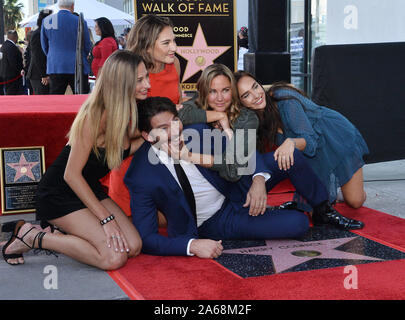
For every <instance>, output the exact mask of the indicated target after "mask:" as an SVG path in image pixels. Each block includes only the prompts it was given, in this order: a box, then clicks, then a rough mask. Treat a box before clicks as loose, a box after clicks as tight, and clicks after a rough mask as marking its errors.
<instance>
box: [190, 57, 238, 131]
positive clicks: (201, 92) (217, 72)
mask: <svg viewBox="0 0 405 320" xmlns="http://www.w3.org/2000/svg"><path fill="white" fill-rule="evenodd" d="M221 75H222V76H225V77H227V78H228V79H229V81H230V82H231V90H232V103H231V106H230V107H229V108H228V110H227V111H226V112H227V115H228V119H229V123H230V124H231V126H232V125H233V123H234V122H235V120H236V118H237V117H238V116H239V114H240V108H241V102H240V99H239V95H238V87H237V86H236V81H235V77H234V76H233V72H232V71H231V70H230V69H229V68H228V67H227V66H225V65H223V64H219V63H214V64H212V65H210V66H208V67H206V68H205V69H204V71H203V72H202V74H201V76H200V79H198V82H197V91H198V97H197V100H196V103H197V105H198V106H199V107H200V108H201V109H204V110H212V108H211V107H210V106H209V104H208V95H209V92H210V87H211V82H212V80H213V79H214V78H215V77H217V76H221Z"/></svg>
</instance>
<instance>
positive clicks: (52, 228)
mask: <svg viewBox="0 0 405 320" xmlns="http://www.w3.org/2000/svg"><path fill="white" fill-rule="evenodd" d="M40 226H41V228H42V229H46V228H48V227H49V228H51V233H54V232H55V230H56V231H59V232H60V233H63V234H65V235H66V234H67V233H66V232H65V231H63V230H62V229H60V228H58V227H57V226H55V225H53V224H50V223H49V222H48V221H44V220H41V222H40Z"/></svg>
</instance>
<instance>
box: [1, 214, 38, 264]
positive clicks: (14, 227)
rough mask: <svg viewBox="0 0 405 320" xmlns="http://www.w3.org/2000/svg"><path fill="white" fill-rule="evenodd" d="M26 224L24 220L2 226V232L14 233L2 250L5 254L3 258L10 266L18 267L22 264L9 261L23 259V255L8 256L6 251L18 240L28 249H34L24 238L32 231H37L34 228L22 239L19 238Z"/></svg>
mask: <svg viewBox="0 0 405 320" xmlns="http://www.w3.org/2000/svg"><path fill="white" fill-rule="evenodd" d="M24 224H25V221H24V220H18V221H14V222H9V223H6V224H4V225H3V226H2V229H1V230H2V232H13V234H12V235H11V237H10V239H9V240H8V241H7V243H6V244H5V245H4V246H3V249H2V254H3V258H4V261H6V262H7V263H8V264H9V265H12V266H15V265H18V264H20V263H16V264H14V263H9V262H8V261H7V260H9V259H18V258H22V257H23V255H22V253H12V254H7V253H6V250H7V248H8V247H9V246H10V245H11V244H12V243H13V242H14V241H15V240H16V239H18V240H20V241H21V242H22V243H24V244H25V245H26V246H27V247H28V248H30V249H32V247H31V246H30V245H29V244H28V243H26V242H25V241H24V237H25V236H26V235H27V234H28V233H30V232H31V230H32V229H35V228H34V227H32V228H31V229H30V230H28V231H27V232H26V233H25V234H24V235H23V236H22V237H21V238H20V237H18V236H17V235H18V232H19V231H20V229H21V227H22V226H23V225H24Z"/></svg>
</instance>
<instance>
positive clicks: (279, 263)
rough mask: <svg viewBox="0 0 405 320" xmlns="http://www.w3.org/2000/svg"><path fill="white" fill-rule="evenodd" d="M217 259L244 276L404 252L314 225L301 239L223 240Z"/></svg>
mask: <svg viewBox="0 0 405 320" xmlns="http://www.w3.org/2000/svg"><path fill="white" fill-rule="evenodd" d="M223 246H224V251H223V253H222V255H221V256H219V257H218V258H217V262H219V263H220V264H222V265H223V266H224V267H226V268H227V269H229V270H230V271H232V272H234V273H236V274H237V275H239V276H241V277H243V278H249V277H259V276H267V275H272V274H278V273H289V272H299V271H308V270H317V269H325V268H334V267H341V266H347V265H358V264H364V263H377V262H383V261H388V260H400V259H405V253H404V252H400V251H398V250H396V249H393V248H390V247H387V246H385V245H383V244H380V243H377V242H375V241H372V240H370V239H367V238H364V237H361V236H359V235H357V234H354V233H351V232H349V231H342V230H338V229H335V228H333V227H328V226H323V227H313V228H311V230H310V232H309V233H308V234H307V235H306V236H305V237H304V238H303V239H300V240H293V239H284V240H263V241H242V240H240V241H238V240H234V241H223Z"/></svg>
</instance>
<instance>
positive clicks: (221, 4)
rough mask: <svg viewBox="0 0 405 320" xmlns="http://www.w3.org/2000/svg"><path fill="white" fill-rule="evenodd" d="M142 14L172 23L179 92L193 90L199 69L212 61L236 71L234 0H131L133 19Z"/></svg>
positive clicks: (198, 75)
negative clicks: (132, 0)
mask: <svg viewBox="0 0 405 320" xmlns="http://www.w3.org/2000/svg"><path fill="white" fill-rule="evenodd" d="M146 14H155V15H161V16H165V17H168V18H170V19H171V20H172V22H173V24H174V30H173V31H174V33H175V35H176V42H177V57H178V58H179V61H180V66H181V75H180V82H181V87H182V90H183V91H195V90H196V83H197V80H198V78H199V77H200V75H201V72H202V70H204V69H205V68H206V67H207V66H209V65H211V64H213V63H222V64H224V65H226V66H228V67H229V68H230V69H231V70H232V71H236V67H237V39H236V35H237V32H236V20H235V19H236V0H135V19H136V20H137V19H139V18H141V17H142V16H144V15H146Z"/></svg>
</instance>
